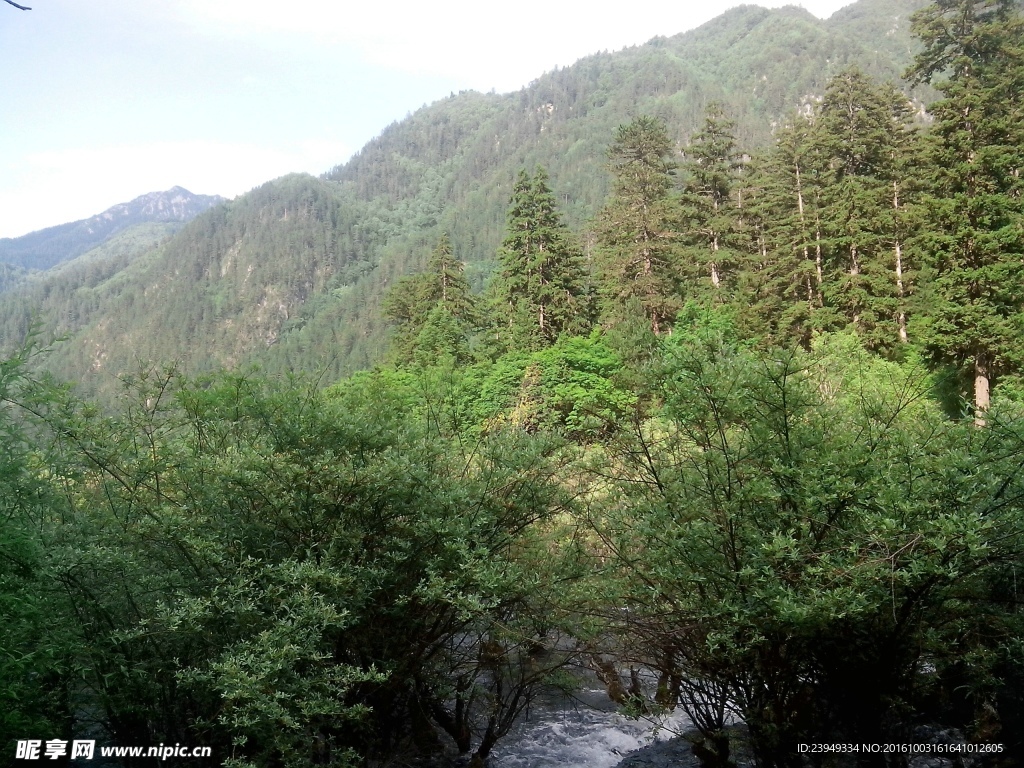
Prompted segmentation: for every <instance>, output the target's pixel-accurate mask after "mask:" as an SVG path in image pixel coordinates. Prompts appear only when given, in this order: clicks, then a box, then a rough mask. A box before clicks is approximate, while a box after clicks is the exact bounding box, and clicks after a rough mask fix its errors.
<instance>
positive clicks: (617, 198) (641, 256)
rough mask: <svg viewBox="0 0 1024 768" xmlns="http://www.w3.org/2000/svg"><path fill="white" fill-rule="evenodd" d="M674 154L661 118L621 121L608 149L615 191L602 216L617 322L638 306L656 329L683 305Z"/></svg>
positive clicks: (607, 290) (604, 273) (605, 267)
mask: <svg viewBox="0 0 1024 768" xmlns="http://www.w3.org/2000/svg"><path fill="white" fill-rule="evenodd" d="M671 155H672V142H671V140H670V139H669V137H668V129H667V128H666V126H665V123H664V122H662V121H661V120H658V119H655V118H653V117H638V118H636V119H635V120H633V122H631V123H629V124H628V125H622V126H620V127H619V129H618V130H617V131H616V133H615V140H614V141H613V142H612V145H611V147H610V148H609V150H608V157H609V161H610V162H609V166H610V168H611V171H612V173H613V174H614V176H615V179H614V181H613V185H612V196H611V199H610V200H609V201H608V203H607V204H606V205H605V207H604V210H602V212H601V214H600V216H599V218H598V240H599V244H600V247H601V261H602V264H601V282H602V292H603V293H604V298H605V313H606V315H607V316H608V317H609V319H610V320H611V321H612V322H616V321H618V320H621V319H623V318H624V316H625V317H628V315H629V312H630V309H629V308H630V307H631V306H636V307H638V308H639V311H641V312H642V313H643V316H644V317H645V318H646V320H647V322H648V324H649V326H650V328H651V330H652V331H653V332H654V333H655V334H660V333H663V332H665V331H667V330H669V329H670V328H671V322H672V319H673V318H674V317H675V315H676V312H678V311H679V308H680V301H679V291H678V283H679V278H678V267H677V264H676V256H675V253H674V242H673V241H674V238H675V229H674V226H673V224H672V209H673V200H672V196H671V189H672V176H671V174H672V172H673V170H674V169H675V163H674V162H673V160H672V157H671Z"/></svg>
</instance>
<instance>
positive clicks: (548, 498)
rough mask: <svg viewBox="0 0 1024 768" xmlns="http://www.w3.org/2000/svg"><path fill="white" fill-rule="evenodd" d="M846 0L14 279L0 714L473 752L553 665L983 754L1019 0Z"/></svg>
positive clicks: (717, 34)
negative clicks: (908, 4)
mask: <svg viewBox="0 0 1024 768" xmlns="http://www.w3.org/2000/svg"><path fill="white" fill-rule="evenodd" d="M887 7H890V8H891V7H894V6H891V5H890V6H887ZM879 8H882V6H881V5H880V4H879V5H877V6H873V5H872V4H871V2H870V0H861V2H860V3H857V4H855V5H854V6H850V7H849V8H848V9H846V10H845V11H844V12H843V13H841V14H837V15H836V17H833V19H832V20H830V23H831V24H832V26H831V27H829V26H827V25H826V24H823V23H819V22H816V21H814V20H813V19H811V18H810V17H809V16H807V17H806V18H805V17H804V13H803V12H802V11H799V10H797V9H793V8H788V9H783V10H782V11H779V12H774V11H772V12H769V11H765V10H763V9H758V8H753V7H749V6H745V7H741V8H738V9H735V10H734V11H732V12H730V13H729V14H727V15H726V16H725V17H722V18H721V19H719V20H716V22H712V23H711V24H710V25H707V26H706V27H704V28H701V29H699V30H696V31H695V32H693V33H689V34H688V35H684V36H681V38H680V39H676V38H672V39H656V40H655V41H652V42H651V43H649V44H647V45H646V46H642V47H640V48H637V49H632V50H630V51H626V52H623V54H622V55H621V56H620V55H619V54H615V55H612V56H609V55H608V54H600V55H597V56H595V57H591V58H589V59H585V60H583V61H582V62H580V63H579V64H577V65H575V67H573V68H569V69H567V70H563V71H560V72H555V73H550V74H549V75H546V76H545V77H544V78H542V79H541V80H540V81H538V82H537V83H535V84H534V85H533V86H532V87H531V89H526V90H524V91H523V92H521V93H520V94H512V95H508V96H496V95H481V94H460V95H458V96H453V97H452V99H450V100H447V101H445V102H442V103H440V104H439V105H434V106H432V107H429V108H426V109H425V110H421V111H420V112H418V113H417V114H416V115H413V116H411V117H410V118H409V119H408V120H406V121H404V122H403V123H401V124H398V125H396V126H392V127H391V128H389V129H387V130H386V131H385V132H384V133H383V134H382V135H381V137H379V139H377V140H375V142H373V143H371V144H370V145H368V146H367V148H365V149H364V150H363V152H362V153H360V154H359V155H358V156H356V157H355V158H354V159H353V160H352V161H351V162H350V163H349V164H347V165H346V166H343V167H340V168H338V169H335V170H334V171H332V172H330V173H328V174H326V175H325V176H324V177H322V178H313V177H309V176H301V175H295V176H289V177H285V178H284V179H280V180H277V181H275V182H270V183H268V184H266V185H264V186H262V187H260V188H258V189H256V190H254V191H253V192H251V193H250V194H248V195H245V196H243V197H241V198H238V199H237V200H235V201H232V202H229V203H225V204H222V205H218V206H216V207H214V208H212V209H210V210H209V211H206V212H205V213H203V214H201V215H199V216H198V217H196V218H195V219H194V220H193V221H191V222H190V223H189V224H187V225H185V226H184V227H183V228H182V229H181V230H180V231H178V232H177V233H176V234H173V236H170V237H167V234H168V233H167V232H166V231H165V230H163V229H160V228H159V227H158V226H156V225H150V227H149V228H148V229H132V230H126V231H125V232H124V233H122V234H121V235H120V236H119V239H116V240H110V241H108V242H107V243H106V245H105V246H102V247H104V248H105V249H106V250H105V251H103V252H102V253H96V252H92V253H90V254H86V255H85V257H82V256H80V257H79V258H78V259H74V260H71V261H68V262H67V263H65V264H63V265H61V266H60V268H59V271H58V272H56V273H53V274H48V273H42V274H39V275H34V276H30V278H28V279H26V278H25V277H24V275H21V274H20V273H18V274H17V275H15V277H16V278H17V281H18V285H17V286H16V287H15V288H14V289H12V290H10V291H9V292H8V293H7V294H5V295H4V297H3V302H2V304H0V323H2V328H3V333H4V334H5V338H7V339H9V340H12V343H11V344H10V346H9V349H8V351H7V352H6V353H5V355H4V356H3V358H2V362H0V403H2V404H3V406H2V408H0V429H2V430H3V434H4V439H3V441H2V443H0V449H2V450H0V486H2V488H0V611H2V614H0V615H2V616H3V621H2V622H0V650H2V651H3V653H0V733H2V734H4V735H5V738H6V739H8V746H10V745H12V744H13V740H14V739H25V738H34V739H44V740H45V739H49V738H59V739H65V740H72V739H80V738H90V739H97V740H98V742H99V743H111V744H125V745H128V744H139V745H141V744H177V743H180V744H190V745H204V746H210V747H211V750H212V757H211V758H208V759H206V760H202V759H189V760H182V761H181V762H180V763H179V764H186V763H187V764H188V765H192V766H196V765H224V766H229V767H230V768H256V767H262V766H281V767H282V768H283V767H288V768H302V767H305V766H335V767H336V768H377V767H380V768H383V767H384V766H412V765H418V766H430V765H437V764H438V763H437V762H432V761H436V760H438V759H440V758H442V757H444V758H446V759H455V760H461V761H462V762H461V763H458V764H460V765H470V766H474V768H482V767H483V766H485V765H487V762H488V758H489V757H490V756H491V755H492V753H493V751H494V749H495V748H496V746H497V745H498V744H499V743H501V740H502V739H503V738H506V737H507V736H508V735H509V733H510V731H512V730H513V729H514V728H515V726H516V725H517V723H519V722H521V721H522V720H523V718H525V717H526V716H527V715H528V714H529V712H530V711H531V706H532V705H533V704H534V702H536V701H538V699H539V698H540V697H542V696H545V695H548V694H550V693H551V692H552V691H566V692H569V693H571V692H572V691H573V689H574V687H576V686H578V685H580V679H581V676H582V675H584V674H588V675H592V676H594V679H597V680H599V681H600V683H601V684H602V685H603V686H604V688H605V689H606V691H607V696H608V697H609V699H610V700H611V701H613V702H614V703H615V704H616V705H617V706H618V707H619V708H620V709H621V711H622V712H624V713H626V714H627V715H629V716H631V717H637V718H640V717H655V716H658V715H662V714H665V713H670V712H681V713H683V714H685V717H686V720H687V722H688V723H689V724H690V727H689V728H688V729H687V730H686V732H685V733H684V734H683V736H684V738H685V739H686V740H688V741H689V742H690V743H691V744H692V751H693V755H694V756H695V757H696V758H697V759H698V760H699V761H700V763H701V765H702V766H703V768H736V766H751V765H752V766H757V768H810V767H811V766H815V767H818V766H830V767H831V766H837V767H845V766H853V765H857V766H861V765H863V766H881V765H886V766H892V767H893V768H897V767H899V768H903V767H904V766H908V765H915V766H916V765H920V763H915V762H913V761H912V760H911V758H912V757H913V753H911V752H910V751H909V749H907V750H903V751H901V750H898V749H897V750H892V751H890V752H888V753H879V752H872V751H870V750H866V749H856V750H854V749H838V748H837V749H831V750H827V751H825V752H818V753H815V754H808V753H807V752H806V751H805V750H803V749H802V747H801V745H807V744H827V745H864V744H895V745H909V744H912V743H915V742H916V741H917V740H919V739H920V738H921V736H920V734H921V733H922V729H924V730H925V731H926V732H929V733H934V732H935V731H936V730H941V729H955V731H956V732H957V733H958V734H959V737H960V738H961V739H962V740H961V741H958V742H957V743H956V744H955V745H954V746H956V747H957V750H959V751H958V754H957V755H956V756H955V758H956V760H955V761H954V760H952V759H951V760H950V761H949V765H951V766H952V765H954V764H956V765H964V766H967V765H974V766H979V765H986V766H987V765H991V766H1000V767H1002V766H1006V767H1009V766H1014V765H1019V764H1021V761H1022V760H1024V602H1022V599H1021V598H1020V597H1019V594H1018V571H1019V570H1021V568H1022V567H1024V367H1022V366H1024V349H1022V342H1021V340H1022V338H1024V199H1022V193H1024V182H1022V179H1021V172H1022V169H1024V15H1022V10H1021V7H1020V4H1019V3H1017V2H1014V1H1013V0H934V2H932V3H931V4H929V5H923V4H921V3H916V4H914V8H915V9H916V10H914V11H913V13H912V15H909V19H907V18H904V21H905V22H906V23H905V24H904V25H903V27H900V25H899V24H897V25H896V26H895V27H891V26H888V25H889V23H890V22H891V14H890V16H885V15H884V14H883V15H881V16H880V15H878V13H876V11H878V9H879ZM897 18H899V17H897ZM862 28H863V29H867V30H868V32H865V33H864V34H865V35H868V36H869V35H870V34H876V35H877V38H876V39H879V40H884V41H885V43H884V44H882V43H878V44H877V45H876V47H875V48H874V49H873V50H874V51H875V54H876V55H875V57H874V58H873V59H871V60H870V62H868V61H867V60H865V59H863V57H861V58H860V59H859V58H858V56H859V53H860V50H861V49H860V48H859V47H858V46H859V42H858V41H859V40H862V39H870V38H869V37H865V38H861V37H858V36H857V34H854V31H856V30H858V29H862ZM880 28H881V29H882V30H888V29H891V30H893V34H886V33H885V32H884V31H883V32H879V29H880ZM837 30H844V31H845V32H844V34H840V32H839V31H837ZM897 33H898V34H897ZM901 35H902V36H904V37H901ZM765 36H769V37H772V38H773V39H774V40H775V43H776V44H777V45H782V46H786V45H791V44H795V41H799V43H800V47H801V50H804V49H805V48H806V50H807V51H809V53H807V57H806V59H801V58H800V57H799V56H797V55H795V54H794V55H793V56H780V57H779V58H778V59H773V58H772V57H771V56H770V55H769V54H770V51H771V50H773V49H770V48H768V47H767V46H766V45H765V43H764V38H765ZM726 40H731V42H730V43H729V46H730V47H729V50H732V51H733V52H735V53H737V55H739V53H741V52H743V51H744V50H746V51H747V53H746V55H747V56H748V59H746V60H744V62H745V63H744V64H743V66H748V65H749V67H750V68H749V69H747V70H744V69H743V68H742V67H740V66H739V65H736V66H735V67H734V68H733V67H729V66H727V65H726V64H724V63H723V62H722V61H721V60H720V59H716V58H715V57H714V56H713V55H712V53H713V51H714V50H715V49H717V48H722V47H724V46H723V41H726ZM780 41H781V42H780ZM680 47H685V49H686V51H687V52H688V55H687V57H686V58H685V59H682V58H680V57H679V56H678V55H677V54H676V53H675V51H676V50H679V49H680ZM820 52H825V53H827V55H828V60H829V62H830V65H829V66H828V67H825V68H819V69H813V68H810V67H809V66H808V68H807V69H806V70H805V71H804V72H803V74H800V75H799V76H797V75H794V76H792V77H788V76H787V77H783V76H782V75H781V74H780V73H781V72H782V71H783V66H784V64H783V60H785V62H786V65H787V66H788V65H789V64H792V62H793V61H797V62H798V63H800V62H804V63H807V62H814V61H817V60H818V59H816V58H815V57H816V56H817V55H818V53H820ZM790 53H793V51H792V50H791V51H790ZM758 57H760V58H758ZM637 60H642V62H643V66H639V67H638V66H637V65H636V64H637ZM752 60H753V61H755V63H754V64H750V61H752ZM671 62H675V63H674V64H673V63H671ZM897 67H898V69H897ZM627 71H629V72H630V73H632V74H631V75H630V77H629V78H625V77H623V80H622V81H621V82H616V81H615V74H616V73H619V74H623V73H625V72H627ZM637 72H639V73H641V74H643V75H644V76H645V77H649V78H652V79H654V80H655V81H656V83H655V84H654V85H652V84H651V83H650V82H645V81H644V79H643V77H641V76H640V75H637V74H636V73H637ZM744 72H747V73H748V74H749V73H750V72H753V73H756V77H755V78H754V81H755V82H758V83H764V84H765V85H763V86H757V87H758V88H764V91H760V92H759V91H755V92H753V93H751V92H749V91H748V90H747V89H746V84H747V80H745V79H744V78H745V77H746V75H744V74H743V73H744ZM823 72H824V75H823V74H822V73H823ZM705 75H707V78H708V79H702V78H703V77H704V76H705ZM762 77H763V79H762ZM801 77H803V78H814V77H822V78H823V79H822V81H821V82H820V91H816V90H813V88H812V89H811V90H808V91H805V92H802V93H800V92H798V93H797V94H796V98H794V93H793V92H791V91H790V90H787V89H788V88H789V87H796V88H801V87H803V86H805V85H807V83H808V82H809V81H808V80H807V79H804V80H801ZM898 78H902V79H898ZM711 82H714V83H716V84H717V85H716V86H715V87H714V88H712V87H711V86H708V85H707V83H711ZM688 87H692V88H693V89H694V90H695V91H699V96H698V97H697V98H693V96H694V94H693V93H690V94H689V96H687V97H686V98H684V97H683V96H679V94H686V93H687V88H688ZM545 89H550V94H548V92H546V91H545ZM557 89H565V90H563V91H558V90H557ZM572 89H575V90H574V91H573V92H572V94H571V95H567V94H568V92H569V90H572ZM773 89H776V90H773ZM805 93H810V94H812V95H811V96H809V97H806V98H804V94H805ZM815 93H817V95H813V94H815ZM529 99H534V100H539V101H536V102H533V101H531V102H529V103H519V101H523V102H526V101H527V100H529ZM923 99H926V100H927V101H926V102H925V101H922V100H923ZM615 102H620V103H622V104H626V103H628V104H632V105H633V106H634V107H635V108H634V109H632V110H624V111H625V112H627V113H629V112H631V114H625V115H623V114H621V112H622V110H619V108H618V107H615ZM568 104H572V105H573V109H579V110H582V109H583V108H584V106H586V108H587V109H590V110H592V111H594V112H595V113H597V114H598V116H599V117H598V119H595V120H591V121H589V122H584V121H582V119H576V118H573V119H569V118H568V116H566V115H565V114H564V112H567V111H569V109H568V107H567V106H566V105H568ZM609 104H611V105H612V106H608V105H609ZM697 106H699V109H698V108H696V107H697ZM606 107H607V108H606ZM613 107H614V108H613ZM513 114H517V115H520V116H521V115H523V114H525V115H527V116H529V118H530V120H529V121H525V122H515V123H513V122H511V121H510V116H511V115H513ZM456 115H458V116H459V117H458V119H456V117H455V116H456ZM767 118H771V119H767ZM503 120H504V121H505V122H504V123H503V122H502V121H503ZM773 123H774V124H773ZM467 126H472V127H473V129H472V130H470V129H469V128H468V127H467ZM481 126H482V127H481ZM519 130H521V131H524V132H527V133H529V136H528V137H527V138H523V137H517V135H516V131H519ZM584 131H585V134H584V133H579V134H578V135H577V134H576V133H574V132H584ZM598 137H600V138H598ZM503 143H504V144H508V145H512V146H513V147H514V150H513V151H511V152H508V153H506V154H499V146H500V145H501V144H503ZM501 151H502V152H504V150H501ZM431 153H435V154H436V156H433V157H432V156H431ZM467 179H468V181H467ZM591 179H593V180H595V181H593V182H591V181H590V180H591ZM154 243H155V247H153V246H154ZM12 269H13V268H12ZM12 274H14V273H12ZM12 279H14V278H12ZM156 308H158V309H159V311H154V310H155V309H156ZM54 334H66V335H67V336H68V338H67V339H66V340H63V341H62V340H59V339H58V340H52V338H51V337H52V335H54ZM15 339H16V340H17V343H13V340H15ZM115 340H116V342H117V343H116V344H115V343H114V342H115ZM324 350H333V351H332V352H331V354H330V355H329V356H328V355H325V353H324ZM169 351H170V352H169ZM85 372H91V373H92V374H93V375H94V379H93V380H92V384H91V385H90V386H85V387H83V386H77V385H73V384H71V383H68V382H69V381H72V380H77V379H85V378H86V373H85ZM104 376H105V377H106V378H103V377H104ZM5 749H6V748H5ZM968 754H969V757H968ZM13 755H14V751H13V748H12V749H6V751H5V752H4V753H3V757H0V761H10V762H12V764H13ZM971 761H973V762H971ZM152 762H153V763H154V764H155V763H156V762H158V761H156V760H153V761H152ZM167 762H168V763H169V764H176V763H175V761H174V760H170V761H167ZM132 764H133V765H134V764H139V765H141V764H147V763H146V760H145V759H141V758H140V759H136V760H133V761H132ZM450 764H455V763H450ZM929 765H931V763H929ZM943 765H945V763H943Z"/></svg>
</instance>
